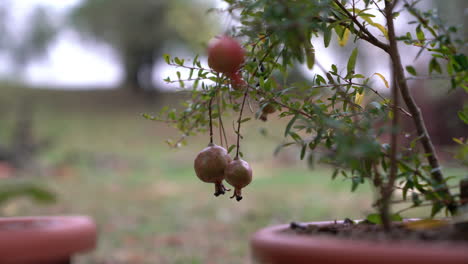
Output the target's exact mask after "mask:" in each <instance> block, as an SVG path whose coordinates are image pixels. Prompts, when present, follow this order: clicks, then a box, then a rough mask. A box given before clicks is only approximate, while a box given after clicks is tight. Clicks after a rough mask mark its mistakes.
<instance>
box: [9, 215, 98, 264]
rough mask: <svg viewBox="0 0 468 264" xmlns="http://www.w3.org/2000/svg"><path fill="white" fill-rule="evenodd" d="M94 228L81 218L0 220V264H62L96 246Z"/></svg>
mask: <svg viewBox="0 0 468 264" xmlns="http://www.w3.org/2000/svg"><path fill="white" fill-rule="evenodd" d="M96 237H97V235H96V225H95V224H94V222H93V221H92V220H91V219H90V218H88V217H85V216H51V217H11V218H0V263H1V264H65V263H71V258H72V256H73V255H75V254H77V253H82V252H86V251H89V250H92V249H94V248H95V246H96Z"/></svg>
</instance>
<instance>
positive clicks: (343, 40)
mask: <svg viewBox="0 0 468 264" xmlns="http://www.w3.org/2000/svg"><path fill="white" fill-rule="evenodd" d="M350 33H351V31H349V29H345V30H344V32H343V37H341V38H340V39H339V40H338V44H339V45H340V46H341V47H343V46H345V45H346V43H348V40H349V35H350Z"/></svg>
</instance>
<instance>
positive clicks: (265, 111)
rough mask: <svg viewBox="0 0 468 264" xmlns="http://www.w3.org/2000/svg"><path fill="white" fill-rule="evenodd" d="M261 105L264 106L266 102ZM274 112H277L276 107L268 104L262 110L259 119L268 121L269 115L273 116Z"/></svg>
mask: <svg viewBox="0 0 468 264" xmlns="http://www.w3.org/2000/svg"><path fill="white" fill-rule="evenodd" d="M260 103H261V104H263V103H264V102H260ZM274 112H276V108H275V106H274V105H272V104H270V103H268V104H267V105H265V106H264V107H263V108H262V114H261V115H260V117H259V119H260V120H262V121H267V116H268V115H269V114H273V113H274Z"/></svg>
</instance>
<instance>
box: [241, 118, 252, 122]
mask: <svg viewBox="0 0 468 264" xmlns="http://www.w3.org/2000/svg"><path fill="white" fill-rule="evenodd" d="M250 119H252V118H251V117H247V118H244V119H242V120H241V121H240V123H245V122H247V121H249V120H250Z"/></svg>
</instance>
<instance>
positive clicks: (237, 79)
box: [229, 72, 247, 91]
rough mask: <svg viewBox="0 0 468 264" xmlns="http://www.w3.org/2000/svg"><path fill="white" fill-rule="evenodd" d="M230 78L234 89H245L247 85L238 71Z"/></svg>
mask: <svg viewBox="0 0 468 264" xmlns="http://www.w3.org/2000/svg"><path fill="white" fill-rule="evenodd" d="M229 78H231V86H232V89H234V90H236V91H239V90H243V88H244V87H245V86H246V85H247V83H246V82H245V81H244V80H243V79H242V77H241V75H240V74H239V73H238V72H235V73H233V74H231V75H230V76H229Z"/></svg>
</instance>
